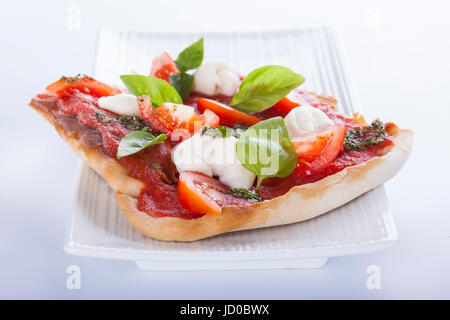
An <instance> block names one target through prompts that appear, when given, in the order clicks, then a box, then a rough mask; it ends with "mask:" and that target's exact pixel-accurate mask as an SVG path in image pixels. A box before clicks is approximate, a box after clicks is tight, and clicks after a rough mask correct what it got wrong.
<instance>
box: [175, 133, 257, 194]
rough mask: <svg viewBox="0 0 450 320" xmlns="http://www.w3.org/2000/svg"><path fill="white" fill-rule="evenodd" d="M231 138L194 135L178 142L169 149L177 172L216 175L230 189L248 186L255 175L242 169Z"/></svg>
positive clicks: (234, 141)
mask: <svg viewBox="0 0 450 320" xmlns="http://www.w3.org/2000/svg"><path fill="white" fill-rule="evenodd" d="M237 141H238V139H236V138H235V137H226V138H221V137H211V136H209V135H201V134H200V133H197V134H195V135H194V136H192V137H191V138H190V139H187V140H185V141H183V142H181V143H180V144H179V145H178V146H176V148H175V149H174V150H173V152H172V160H173V162H174V163H175V166H176V167H177V170H178V172H181V171H185V170H190V171H196V172H201V173H204V174H206V175H208V176H210V177H212V176H215V177H218V179H219V181H220V182H222V183H223V184H226V185H228V186H230V187H232V188H245V189H249V188H250V187H251V186H252V185H253V183H254V181H255V178H256V175H255V174H254V173H253V172H251V171H249V170H247V169H246V168H244V167H243V166H242V165H241V163H240V162H239V160H238V159H237V154H236V143H237Z"/></svg>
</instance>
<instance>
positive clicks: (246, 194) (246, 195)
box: [227, 188, 262, 201]
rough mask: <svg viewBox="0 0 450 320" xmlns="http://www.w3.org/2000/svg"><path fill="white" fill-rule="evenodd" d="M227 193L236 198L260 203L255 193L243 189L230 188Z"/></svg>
mask: <svg viewBox="0 0 450 320" xmlns="http://www.w3.org/2000/svg"><path fill="white" fill-rule="evenodd" d="M227 193H228V194H231V195H232V196H235V197H237V198H243V199H249V200H256V201H262V200H261V198H260V197H259V196H258V194H257V193H256V192H255V191H251V190H247V189H244V188H231V189H230V190H228V191H227Z"/></svg>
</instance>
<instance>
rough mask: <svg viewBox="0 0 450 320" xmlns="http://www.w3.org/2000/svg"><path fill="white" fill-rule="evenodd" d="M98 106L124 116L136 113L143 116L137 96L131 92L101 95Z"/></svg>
mask: <svg viewBox="0 0 450 320" xmlns="http://www.w3.org/2000/svg"><path fill="white" fill-rule="evenodd" d="M98 106H99V107H100V108H102V109H106V110H109V111H112V112H114V113H118V114H121V115H124V116H133V115H136V116H138V117H139V118H142V116H141V112H140V111H139V106H138V102H137V98H136V96H134V95H132V94H129V93H120V94H117V95H115V96H109V97H100V98H99V99H98Z"/></svg>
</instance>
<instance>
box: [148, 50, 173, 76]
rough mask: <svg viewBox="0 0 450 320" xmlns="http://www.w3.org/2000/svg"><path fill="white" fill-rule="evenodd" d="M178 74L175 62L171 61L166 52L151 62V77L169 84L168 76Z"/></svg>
mask: <svg viewBox="0 0 450 320" xmlns="http://www.w3.org/2000/svg"><path fill="white" fill-rule="evenodd" d="M178 72H180V71H179V70H178V68H177V65H176V63H175V61H173V59H172V57H171V56H170V55H169V54H168V53H167V52H164V53H163V54H162V55H160V56H159V57H156V58H155V59H153V61H152V68H151V70H150V75H151V76H153V77H156V78H159V79H162V80H165V81H167V82H169V76H170V75H171V74H173V73H178Z"/></svg>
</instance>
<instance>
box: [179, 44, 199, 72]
mask: <svg viewBox="0 0 450 320" xmlns="http://www.w3.org/2000/svg"><path fill="white" fill-rule="evenodd" d="M202 61H203V38H200V40H198V41H197V42H194V43H193V44H191V45H190V46H189V47H187V48H186V49H184V50H183V51H182V52H181V53H180V54H179V55H178V58H177V60H175V63H176V65H177V68H178V70H180V72H181V73H185V72H186V71H188V70H192V69H195V68H198V67H199V66H200V65H201V64H202Z"/></svg>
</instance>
